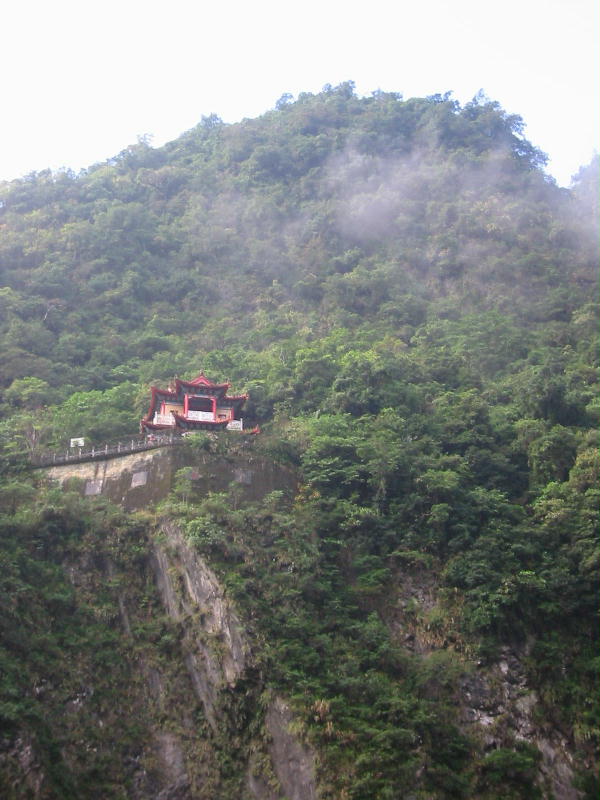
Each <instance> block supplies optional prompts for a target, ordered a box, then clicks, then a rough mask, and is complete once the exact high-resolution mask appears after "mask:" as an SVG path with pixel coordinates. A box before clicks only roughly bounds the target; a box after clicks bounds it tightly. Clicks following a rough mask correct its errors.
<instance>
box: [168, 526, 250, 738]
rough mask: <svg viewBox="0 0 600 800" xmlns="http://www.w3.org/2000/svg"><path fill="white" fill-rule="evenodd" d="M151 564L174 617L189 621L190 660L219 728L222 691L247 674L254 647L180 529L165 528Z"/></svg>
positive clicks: (200, 694)
mask: <svg viewBox="0 0 600 800" xmlns="http://www.w3.org/2000/svg"><path fill="white" fill-rule="evenodd" d="M163 531H164V533H165V534H166V535H167V542H168V544H167V546H165V547H163V546H162V545H159V544H155V547H154V553H153V557H152V565H153V568H154V573H155V576H156V583H157V586H158V590H159V592H160V595H161V597H162V600H163V604H164V607H165V609H166V611H167V613H168V614H169V616H170V617H171V618H172V619H174V620H175V621H177V622H181V623H183V622H184V621H185V622H186V624H185V625H184V634H183V649H184V652H185V663H186V666H187V668H188V671H189V673H190V677H191V679H192V684H193V687H194V690H195V692H196V694H197V696H198V698H199V699H200V700H201V702H202V705H203V707H204V712H205V714H206V718H207V719H208V721H209V723H210V724H211V726H212V727H213V729H215V730H216V727H217V723H216V717H215V712H216V708H217V705H218V695H219V692H220V691H221V689H223V688H224V687H226V686H229V687H231V686H233V685H234V684H235V682H236V680H237V679H238V678H239V677H240V676H241V675H242V673H243V672H244V668H245V666H246V653H247V652H248V651H249V646H248V644H247V642H246V641H245V639H244V637H243V635H242V627H241V625H240V622H239V620H238V618H237V616H236V615H235V613H234V612H233V610H232V608H231V606H230V604H229V602H228V600H227V598H226V597H225V594H224V592H223V589H222V587H221V586H220V584H219V582H218V580H217V577H216V575H215V574H214V573H213V572H212V570H210V569H209V568H208V566H207V565H206V564H205V562H204V561H203V560H202V559H201V558H200V557H199V556H198V555H197V554H196V553H195V552H194V551H193V550H192V549H191V548H190V547H189V546H188V544H187V543H186V542H185V540H184V538H183V536H182V534H181V532H180V531H179V529H178V528H177V527H176V526H174V525H171V524H166V525H165V526H164V528H163Z"/></svg>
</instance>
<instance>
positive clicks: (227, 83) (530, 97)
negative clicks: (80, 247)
mask: <svg viewBox="0 0 600 800" xmlns="http://www.w3.org/2000/svg"><path fill="white" fill-rule="evenodd" d="M599 9H600V4H598V2H597V0H503V2H491V0H487V2H486V0H385V1H384V0H369V1H368V2H366V1H365V0H362V1H361V2H357V1H356V0H318V1H317V0H304V2H303V3H297V2H295V3H292V2H287V3H286V2H285V1H284V0H278V2H276V0H246V2H243V1H242V0H229V2H219V0H212V2H207V1H206V0H170V2H168V3H167V2H161V3H159V2H156V0H119V1H118V2H117V1H116V0H102V2H99V0H5V2H4V3H3V4H2V6H1V7H0V59H1V62H0V63H1V65H2V75H3V78H2V89H1V91H0V108H1V109H2V122H1V125H0V144H1V147H0V179H12V178H15V177H19V176H22V175H24V174H26V173H28V172H31V171H33V170H41V169H45V168H46V167H51V168H53V169H56V168H58V167H61V166H67V167H71V168H73V169H75V170H76V171H77V170H79V169H80V168H81V167H86V166H89V165H91V164H93V163H96V162H99V161H104V160H105V159H107V158H109V157H111V156H113V155H116V154H117V153H119V152H120V151H121V150H123V149H124V148H125V147H126V146H127V145H129V144H132V143H134V142H135V141H136V140H137V137H138V136H140V135H144V134H150V135H152V137H153V140H152V141H153V144H154V145H155V146H158V145H161V144H163V143H164V142H166V141H169V140H170V139H174V138H176V137H177V136H178V135H179V134H180V133H182V132H183V131H185V130H187V129H189V128H191V127H193V126H194V125H196V124H197V123H198V122H199V121H200V118H201V116H202V115H208V114H210V113H212V112H214V113H216V114H218V115H219V116H220V117H222V119H224V120H225V121H226V122H236V121H238V120H240V119H242V118H243V117H254V116H258V115H259V114H261V113H263V112H264V111H266V110H267V109H269V108H272V107H273V106H274V105H275V102H276V100H277V99H278V98H279V97H280V96H281V95H282V94H283V93H284V92H290V93H291V94H293V95H294V96H296V95H297V94H299V93H300V92H303V91H306V92H318V91H320V89H321V88H322V86H323V85H324V84H326V83H331V84H333V85H335V84H338V83H341V82H342V81H345V80H354V81H355V83H356V88H357V91H358V93H359V94H370V93H371V92H372V91H373V90H375V89H383V90H386V91H398V92H401V93H402V94H403V95H404V97H405V98H408V97H413V96H425V95H429V94H434V93H437V92H439V93H443V92H445V91H452V92H453V93H454V97H455V98H456V99H458V100H460V101H461V102H466V101H468V100H470V99H471V98H472V97H473V95H474V94H475V93H476V92H477V91H478V90H479V89H484V91H485V92H486V94H487V95H488V96H489V97H490V98H491V99H493V100H498V101H499V102H500V103H501V104H502V106H503V107H504V108H505V109H506V110H507V111H509V112H511V113H517V114H521V116H522V117H523V118H524V120H525V122H526V124H527V128H526V136H527V138H528V139H530V140H531V141H532V142H533V143H534V144H535V145H536V146H538V147H540V148H541V149H542V150H544V151H545V152H546V153H548V155H549V156H550V158H551V161H550V164H549V167H548V171H549V172H550V173H551V174H552V175H554V176H555V178H556V179H557V181H558V182H559V184H561V185H568V184H569V181H570V177H571V175H572V174H573V173H575V172H576V171H577V169H578V167H579V166H580V165H581V164H585V163H588V162H589V160H590V159H591V157H592V154H593V151H594V150H595V149H597V148H598V140H599V129H600V124H599V117H600V103H599V102H598V98H599V97H600V86H599V75H600V69H599V59H598V49H599V48H598V45H599V40H598V30H599V26H600V20H599V17H600V13H599Z"/></svg>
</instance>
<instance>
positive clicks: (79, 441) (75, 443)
mask: <svg viewBox="0 0 600 800" xmlns="http://www.w3.org/2000/svg"><path fill="white" fill-rule="evenodd" d="M84 444H85V439H81V438H79V439H71V444H70V445H69V447H83V446H84Z"/></svg>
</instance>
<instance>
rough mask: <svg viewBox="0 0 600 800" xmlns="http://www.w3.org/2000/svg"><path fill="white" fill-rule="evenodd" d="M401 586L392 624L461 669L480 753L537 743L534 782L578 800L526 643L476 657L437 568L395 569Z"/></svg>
mask: <svg viewBox="0 0 600 800" xmlns="http://www.w3.org/2000/svg"><path fill="white" fill-rule="evenodd" d="M397 586H398V590H397V592H398V594H397V598H396V606H395V610H394V611H392V613H391V614H390V617H389V619H388V624H389V626H390V629H391V631H392V633H393V635H394V636H395V638H396V639H397V640H398V641H399V642H400V643H401V644H402V645H403V646H404V647H407V648H408V649H409V650H411V651H413V652H414V653H415V654H417V655H419V656H420V657H421V658H422V659H423V660H424V664H426V663H427V660H428V659H431V658H432V657H433V658H435V656H436V654H440V653H445V654H447V655H449V656H450V657H451V658H452V659H453V661H449V663H451V664H452V666H453V668H454V669H455V670H456V672H457V674H458V675H459V678H458V680H457V694H456V704H457V709H458V722H459V725H460V727H461V728H462V730H463V731H464V732H465V733H466V734H467V735H468V736H469V738H470V739H471V740H472V741H473V742H475V743H478V744H479V746H480V748H481V751H482V753H483V754H485V753H491V752H493V751H494V750H497V749H499V748H503V747H511V746H513V745H514V744H515V743H518V742H524V743H527V744H530V745H533V746H534V747H535V748H536V749H537V750H538V751H539V752H540V754H541V760H540V763H539V770H538V778H537V783H538V786H539V788H540V790H541V792H542V796H543V797H545V798H556V800H558V799H559V798H560V800H578V798H580V797H581V793H580V792H579V791H577V789H576V788H575V787H574V785H573V780H574V777H575V775H574V769H573V764H574V759H573V756H572V752H571V746H570V744H569V742H568V741H567V740H566V738H565V737H564V736H563V735H561V733H560V732H559V731H557V730H555V729H549V728H548V726H547V725H544V724H543V723H541V722H540V720H541V719H543V713H542V714H540V713H538V711H539V707H538V706H539V698H538V696H537V694H536V692H535V690H534V689H533V688H532V687H531V686H530V685H529V683H528V679H527V673H526V669H525V665H524V662H525V660H526V658H527V656H528V646H527V645H521V646H517V645H512V646H505V647H502V648H501V649H500V651H499V653H498V655H497V658H496V659H494V660H492V661H491V662H486V663H484V662H483V661H479V662H474V661H473V659H472V658H468V657H467V656H466V654H465V653H464V650H465V647H464V643H461V642H460V641H459V640H457V638H456V636H455V634H454V632H453V628H454V629H455V626H454V622H455V620H454V619H453V618H452V616H451V614H450V616H448V614H447V612H445V611H443V610H441V606H440V604H439V586H438V580H437V579H436V577H435V575H434V574H433V573H431V572H429V571H428V570H425V569H423V570H416V571H415V572H412V573H411V572H410V571H408V570H407V571H406V572H403V573H401V574H399V575H398V580H397Z"/></svg>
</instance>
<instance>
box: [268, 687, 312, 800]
mask: <svg viewBox="0 0 600 800" xmlns="http://www.w3.org/2000/svg"><path fill="white" fill-rule="evenodd" d="M293 719H294V717H293V714H292V712H291V711H290V708H289V707H288V706H287V705H286V703H284V702H283V700H281V699H280V698H276V699H275V700H274V701H273V702H272V703H271V705H270V706H269V709H268V711H267V716H266V720H265V721H266V725H267V730H268V732H269V734H270V735H271V744H270V747H269V751H270V755H271V760H272V762H273V766H274V769H275V774H276V775H277V778H278V780H279V783H280V784H281V789H282V792H283V796H284V797H285V798H286V800H316V796H317V793H316V784H315V757H314V754H313V752H312V751H311V750H310V749H309V748H308V747H306V745H304V744H302V743H301V742H300V741H299V740H298V737H297V736H295V735H294V734H293V733H292V731H291V730H290V725H291V723H292V722H293Z"/></svg>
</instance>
